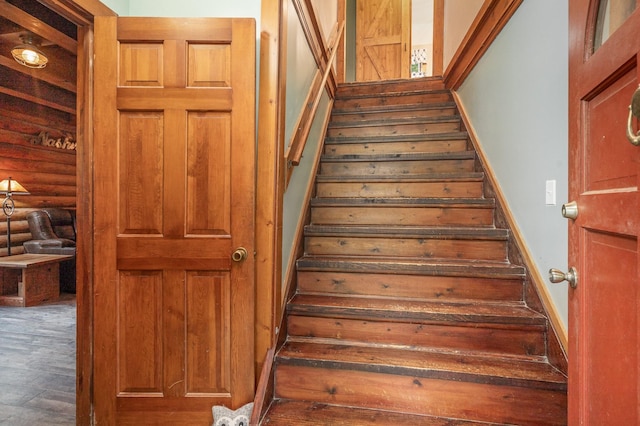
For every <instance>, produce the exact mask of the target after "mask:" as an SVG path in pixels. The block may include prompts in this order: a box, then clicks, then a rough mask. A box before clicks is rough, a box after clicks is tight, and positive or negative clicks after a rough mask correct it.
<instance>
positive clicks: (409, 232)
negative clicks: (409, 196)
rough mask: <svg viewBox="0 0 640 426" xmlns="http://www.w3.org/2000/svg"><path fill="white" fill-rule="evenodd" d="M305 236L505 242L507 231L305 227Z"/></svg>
mask: <svg viewBox="0 0 640 426" xmlns="http://www.w3.org/2000/svg"><path fill="white" fill-rule="evenodd" d="M304 229H305V236H336V237H347V236H354V237H355V236H364V237H367V236H375V237H388V238H423V239H430V238H434V239H443V240H445V239H456V240H462V239H465V240H468V239H474V240H476V239H477V240H507V239H508V238H509V231H508V230H506V229H499V228H488V227H487V228H472V227H469V228H462V227H460V228H456V227H444V228H442V227H424V226H401V225H388V226H382V225H358V226H350V225H307V226H305V228H304Z"/></svg>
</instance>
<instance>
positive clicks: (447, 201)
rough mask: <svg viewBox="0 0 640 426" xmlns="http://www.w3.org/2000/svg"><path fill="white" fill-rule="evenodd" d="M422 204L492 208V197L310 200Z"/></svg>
mask: <svg viewBox="0 0 640 426" xmlns="http://www.w3.org/2000/svg"><path fill="white" fill-rule="evenodd" d="M416 205H418V206H422V207H443V206H446V207H466V208H474V207H475V208H487V207H488V208H493V207H494V206H495V200H494V199H493V198H433V197H432V198H401V197H393V198H391V197H389V198H382V197H376V198H363V197H361V198H356V197H344V198H339V197H332V198H329V197H322V198H313V199H312V200H311V206H312V207H327V206H332V207H337V206H369V207H371V206H416Z"/></svg>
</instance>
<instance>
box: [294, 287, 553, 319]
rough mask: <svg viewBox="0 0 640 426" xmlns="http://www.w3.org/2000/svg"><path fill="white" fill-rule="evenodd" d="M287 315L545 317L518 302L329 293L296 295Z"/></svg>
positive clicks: (465, 317) (390, 317)
mask: <svg viewBox="0 0 640 426" xmlns="http://www.w3.org/2000/svg"><path fill="white" fill-rule="evenodd" d="M287 311H288V313H289V314H298V315H313V316H324V317H327V316H331V317H335V318H367V319H378V320H385V321H418V322H429V321H447V320H448V321H454V322H465V323H469V322H473V323H483V324H520V325H545V324H546V318H545V317H544V316H542V315H540V314H539V313H537V312H535V311H533V310H532V309H530V308H529V307H527V306H525V305H524V304H522V303H515V302H512V303H504V302H503V303H492V302H451V301H449V302H441V301H415V300H406V299H383V298H367V297H352V296H337V295H335V294H332V295H330V296H325V295H312V294H296V295H295V296H293V298H292V299H291V300H290V301H289V303H288V304H287Z"/></svg>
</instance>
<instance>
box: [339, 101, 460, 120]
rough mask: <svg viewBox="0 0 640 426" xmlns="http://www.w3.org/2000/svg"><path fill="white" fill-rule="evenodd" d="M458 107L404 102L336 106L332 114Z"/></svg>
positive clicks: (439, 103) (447, 104)
mask: <svg viewBox="0 0 640 426" xmlns="http://www.w3.org/2000/svg"><path fill="white" fill-rule="evenodd" d="M451 108H456V103H455V102H433V103H429V104H404V105H385V106H370V107H364V108H359V109H354V108H345V109H342V108H334V109H333V110H332V111H331V116H332V117H333V116H336V115H339V116H345V115H362V114H364V115H366V114H369V113H373V114H375V113H380V112H390V113H394V112H410V111H425V110H439V109H451Z"/></svg>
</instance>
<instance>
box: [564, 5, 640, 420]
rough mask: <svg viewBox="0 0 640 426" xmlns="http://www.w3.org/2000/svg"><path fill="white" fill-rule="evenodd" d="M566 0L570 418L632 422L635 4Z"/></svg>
mask: <svg viewBox="0 0 640 426" xmlns="http://www.w3.org/2000/svg"><path fill="white" fill-rule="evenodd" d="M569 7H570V11H569V13H570V34H571V37H570V40H571V46H570V93H569V103H570V107H569V123H570V126H569V127H570V134H569V136H570V147H569V159H570V188H569V192H570V199H572V200H575V201H576V202H577V205H578V217H577V219H576V220H575V221H570V224H569V247H570V249H569V262H570V265H572V266H575V267H576V268H577V270H578V274H579V277H578V285H577V288H576V289H575V290H573V289H569V423H570V424H572V425H637V424H639V422H640V416H639V399H638V383H639V380H640V374H639V373H640V371H638V363H639V362H640V359H639V358H638V351H639V345H640V338H639V330H640V329H639V328H638V321H639V316H640V304H639V303H638V302H639V296H640V292H639V291H640V290H639V289H638V285H639V284H640V281H639V280H638V272H639V271H638V260H639V259H638V256H639V252H638V234H639V233H640V216H639V214H638V207H639V204H638V186H639V185H640V181H639V180H640V173H639V171H640V170H639V169H640V147H636V146H633V145H631V144H630V143H629V141H628V140H627V138H626V136H625V135H626V129H627V118H628V114H629V104H630V102H631V96H632V94H633V92H634V91H635V90H636V88H637V87H638V83H639V82H640V80H639V76H640V68H639V60H640V56H639V52H640V12H639V10H638V9H636V7H637V5H636V0H611V1H606V0H603V1H597V0H575V1H571V2H569ZM634 10H635V11H634ZM598 16H600V18H598ZM616 28H617V29H616ZM608 33H610V36H609V38H608V39H606V37H607V34H608ZM605 39H606V41H605ZM601 42H602V44H601V45H600V43H601ZM634 125H635V126H636V129H635V130H637V125H638V123H637V121H636V122H635V124H634ZM635 130H634V131H635Z"/></svg>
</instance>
